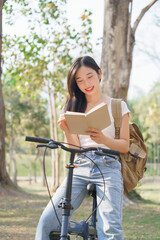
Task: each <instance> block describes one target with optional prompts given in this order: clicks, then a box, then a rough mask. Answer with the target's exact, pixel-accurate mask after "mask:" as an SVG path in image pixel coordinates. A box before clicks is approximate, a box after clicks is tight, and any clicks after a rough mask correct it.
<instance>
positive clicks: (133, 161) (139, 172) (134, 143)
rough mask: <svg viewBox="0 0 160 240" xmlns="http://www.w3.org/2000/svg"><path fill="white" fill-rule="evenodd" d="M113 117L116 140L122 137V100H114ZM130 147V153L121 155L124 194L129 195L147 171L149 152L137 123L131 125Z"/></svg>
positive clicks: (112, 103)
mask: <svg viewBox="0 0 160 240" xmlns="http://www.w3.org/2000/svg"><path fill="white" fill-rule="evenodd" d="M111 107H112V115H113V118H114V125H115V138H116V139H118V138H119V137H120V127H121V121H122V110H121V99H112V102H111ZM129 128H130V147H129V151H128V153H121V154H120V158H121V164H122V176H123V183H124V194H128V193H129V192H130V191H131V190H132V189H134V188H135V187H136V186H137V183H138V181H139V180H140V179H141V178H142V177H143V174H144V172H145V171H146V162H147V157H148V150H147V147H146V145H145V143H144V139H143V136H142V133H141V131H140V129H139V127H138V126H137V125H136V124H135V123H130V124H129Z"/></svg>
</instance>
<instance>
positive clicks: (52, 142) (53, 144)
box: [25, 136, 120, 156]
mask: <svg viewBox="0 0 160 240" xmlns="http://www.w3.org/2000/svg"><path fill="white" fill-rule="evenodd" d="M25 140H26V141H29V142H36V143H49V144H48V145H46V144H45V145H44V144H42V145H37V147H49V148H52V149H54V148H58V147H60V148H62V149H63V150H65V151H68V152H72V153H84V152H88V151H97V152H98V153H99V152H100V151H101V152H103V153H104V154H105V153H106V154H112V155H116V156H120V152H119V151H116V150H111V149H107V148H101V147H89V148H82V149H77V148H69V147H66V146H64V145H63V144H62V143H60V142H57V141H55V140H53V139H46V138H39V137H29V136H26V139H25ZM80 148H81V147H80ZM103 153H102V155H103Z"/></svg>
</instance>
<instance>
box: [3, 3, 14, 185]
mask: <svg viewBox="0 0 160 240" xmlns="http://www.w3.org/2000/svg"><path fill="white" fill-rule="evenodd" d="M3 3H4V1H0V183H2V184H12V181H11V180H10V178H9V175H8V173H7V171H6V162H5V134H6V120H5V106H4V99H3V92H2V80H1V74H2V68H1V62H2V8H3Z"/></svg>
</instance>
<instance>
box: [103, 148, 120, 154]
mask: <svg viewBox="0 0 160 240" xmlns="http://www.w3.org/2000/svg"><path fill="white" fill-rule="evenodd" d="M103 152H104V153H108V154H113V155H116V156H120V152H119V151H116V150H112V149H104V148H103Z"/></svg>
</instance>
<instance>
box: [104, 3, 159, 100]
mask: <svg viewBox="0 0 160 240" xmlns="http://www.w3.org/2000/svg"><path fill="white" fill-rule="evenodd" d="M104 1H105V9H104V31H103V46H102V59H101V68H102V91H103V92H104V93H106V94H108V95H109V96H111V97H115V98H122V99H123V100H125V101H127V92H128V87H129V79H130V73H131V67H132V53H133V46H134V41H135V40H134V38H135V32H136V29H137V26H138V24H139V22H140V21H141V19H142V18H143V16H144V15H145V13H146V12H147V11H148V10H149V9H150V8H151V7H152V6H153V5H154V4H155V3H156V2H157V1H158V0H153V1H152V2H151V3H150V4H148V6H146V7H145V8H144V9H142V11H141V13H140V15H139V16H138V18H137V19H136V21H135V23H134V25H133V28H131V24H130V23H131V13H132V2H133V1H132V0H115V1H113V0H104Z"/></svg>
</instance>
